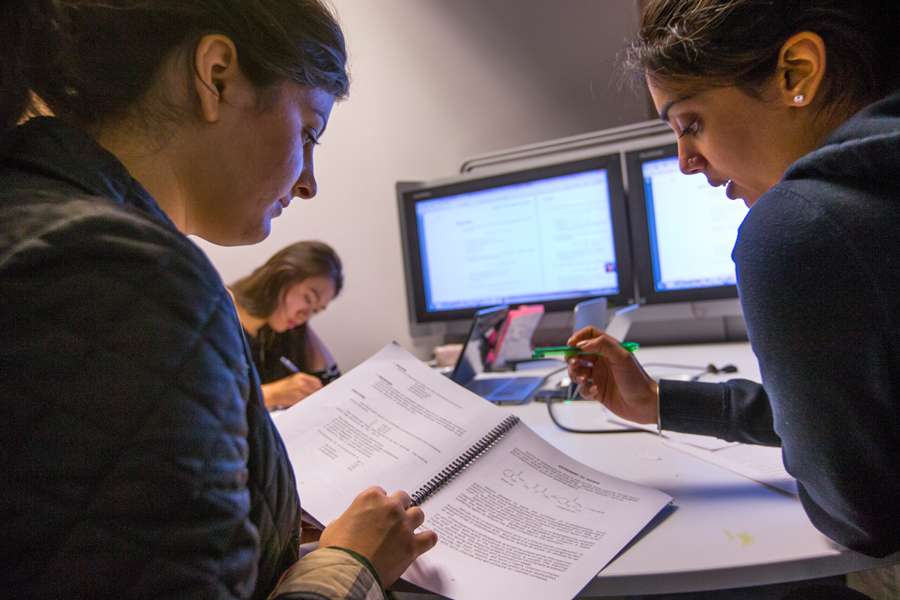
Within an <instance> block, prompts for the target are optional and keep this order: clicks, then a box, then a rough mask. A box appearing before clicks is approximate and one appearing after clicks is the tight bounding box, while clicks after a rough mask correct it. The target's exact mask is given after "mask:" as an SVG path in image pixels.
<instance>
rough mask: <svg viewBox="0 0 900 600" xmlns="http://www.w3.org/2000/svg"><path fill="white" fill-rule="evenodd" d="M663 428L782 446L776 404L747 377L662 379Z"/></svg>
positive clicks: (661, 410)
mask: <svg viewBox="0 0 900 600" xmlns="http://www.w3.org/2000/svg"><path fill="white" fill-rule="evenodd" d="M659 397H660V399H661V401H660V411H659V420H660V427H661V428H662V429H666V430H669V431H680V432H682V433H696V434H700V435H711V436H715V437H717V438H721V439H723V440H728V441H729V442H743V443H745V444H760V445H763V446H780V445H781V438H780V437H778V434H777V433H775V429H774V428H773V426H772V406H771V404H769V397H768V395H767V394H766V391H765V389H764V388H763V386H761V385H760V384H758V383H756V382H753V381H747V380H746V379H732V380H731V381H728V382H726V383H701V382H695V381H669V380H665V379H663V380H661V381H660V382H659Z"/></svg>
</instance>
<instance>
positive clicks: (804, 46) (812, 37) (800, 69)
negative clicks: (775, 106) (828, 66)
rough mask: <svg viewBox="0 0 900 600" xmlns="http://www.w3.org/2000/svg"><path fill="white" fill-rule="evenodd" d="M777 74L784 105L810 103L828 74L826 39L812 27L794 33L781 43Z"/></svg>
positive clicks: (805, 104)
mask: <svg viewBox="0 0 900 600" xmlns="http://www.w3.org/2000/svg"><path fill="white" fill-rule="evenodd" d="M778 74H779V90H778V92H779V96H780V98H781V100H782V101H783V102H784V103H785V105H787V106H807V105H809V104H810V103H811V102H812V101H813V98H815V96H816V94H817V93H818V91H819V88H820V86H821V84H822V77H823V76H824V75H825V42H824V41H822V38H821V37H819V35H818V34H816V33H813V32H811V31H803V32H800V33H797V34H795V35H793V36H792V37H791V38H790V39H789V40H788V41H786V42H785V43H784V45H783V46H782V47H781V53H780V54H779V56H778Z"/></svg>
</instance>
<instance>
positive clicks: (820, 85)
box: [570, 0, 900, 556]
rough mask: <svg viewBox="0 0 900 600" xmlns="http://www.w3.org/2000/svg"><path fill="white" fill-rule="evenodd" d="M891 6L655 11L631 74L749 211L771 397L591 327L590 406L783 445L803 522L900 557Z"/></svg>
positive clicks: (752, 292)
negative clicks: (680, 370) (666, 377)
mask: <svg viewBox="0 0 900 600" xmlns="http://www.w3.org/2000/svg"><path fill="white" fill-rule="evenodd" d="M898 10H900V9H898V5H897V3H896V2H874V1H860V0H857V1H854V2H846V1H845V0H784V1H778V2H759V1H754V0H651V1H650V2H648V3H647V5H646V7H645V9H644V11H643V14H642V22H641V33H640V37H639V38H638V39H637V40H636V41H635V42H634V44H633V46H632V48H631V50H630V51H629V52H628V63H629V65H630V66H631V67H632V69H633V70H634V71H636V72H638V73H639V74H640V75H642V76H643V78H644V79H645V80H646V82H647V84H648V86H649V89H650V93H651V95H652V96H653V101H654V103H655V104H656V108H657V109H658V111H659V115H660V118H661V119H662V120H663V121H665V122H667V123H669V124H670V125H671V126H672V128H673V129H674V130H675V132H676V133H677V134H678V149H679V159H680V161H681V169H682V171H683V172H685V173H687V174H695V173H696V174H702V175H703V176H705V177H706V178H707V179H708V180H709V183H710V184H711V185H716V186H718V185H724V186H726V192H727V195H728V196H729V197H730V198H733V199H741V200H743V201H744V202H745V203H746V204H747V205H748V206H749V207H751V210H750V212H749V214H748V215H747V217H746V219H745V221H744V223H743V224H742V225H741V227H740V230H739V234H738V239H737V243H736V245H735V248H734V253H733V258H734V261H735V263H736V267H737V278H738V290H739V293H740V299H741V305H742V307H743V311H744V316H745V319H746V323H747V331H748V334H749V338H750V342H751V344H752V347H753V350H754V352H755V354H756V356H757V357H758V359H759V363H760V370H761V373H762V378H763V382H764V384H763V385H757V384H754V383H752V382H748V381H742V380H733V381H730V382H727V383H723V384H704V383H687V382H677V381H660V382H659V383H658V384H657V382H655V381H653V380H652V379H651V378H649V377H648V376H647V375H646V373H645V372H644V371H643V369H642V368H641V366H640V365H639V364H638V362H637V361H636V360H635V359H634V357H633V356H632V355H630V354H629V353H627V352H625V351H624V350H623V349H622V348H620V347H618V346H616V345H615V343H614V342H615V340H612V339H611V338H609V336H607V335H605V334H603V333H602V332H600V331H598V330H594V329H588V330H583V331H581V332H578V333H577V334H576V335H575V336H573V337H572V339H571V340H570V343H572V344H577V345H579V346H581V347H582V348H583V349H584V350H585V351H586V352H600V358H599V359H596V360H594V359H593V358H590V357H582V358H581V359H577V360H573V361H572V363H571V364H570V374H571V376H572V377H573V379H575V380H576V381H577V382H579V383H580V384H581V389H582V393H583V395H584V396H585V397H587V398H596V399H598V400H600V401H601V402H603V403H604V404H605V405H606V406H608V407H609V408H610V409H612V410H613V411H614V412H616V413H617V414H619V415H620V416H622V417H625V418H628V419H631V420H633V421H638V422H642V423H657V420H658V423H659V426H660V427H661V428H663V429H672V430H676V431H684V432H691V433H701V434H707V435H715V436H718V437H721V438H724V439H727V440H736V441H741V442H749V443H758V444H766V445H774V446H781V447H782V449H783V456H784V463H785V466H786V467H787V470H788V472H790V473H791V474H792V475H793V476H795V477H796V478H797V481H798V484H799V491H800V499H801V501H802V502H803V506H804V508H805V509H806V512H807V514H808V515H809V517H810V519H811V521H812V522H813V523H814V524H815V525H816V527H818V528H819V529H820V530H821V531H822V532H823V533H825V534H826V535H828V536H829V537H830V538H832V539H833V540H835V541H837V542H839V543H841V544H843V545H844V546H847V547H849V548H852V549H855V550H858V551H860V552H863V553H865V554H869V555H872V556H885V555H887V554H890V553H893V552H897V551H898V550H900V519H897V518H896V515H894V514H893V513H894V510H895V507H896V506H898V505H900V477H897V475H896V469H897V464H898V463H900V178H898V176H897V174H898V173H900V93H898V92H897V88H898V74H900V66H898V57H900V53H898V51H897V47H896V36H897V31H898V25H900V23H898Z"/></svg>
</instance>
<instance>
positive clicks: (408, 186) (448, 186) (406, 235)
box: [396, 152, 634, 324]
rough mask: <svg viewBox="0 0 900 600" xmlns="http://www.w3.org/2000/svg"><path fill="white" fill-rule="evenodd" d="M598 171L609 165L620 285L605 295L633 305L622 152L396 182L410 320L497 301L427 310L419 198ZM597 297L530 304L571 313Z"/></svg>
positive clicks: (471, 312) (467, 314) (461, 314)
mask: <svg viewBox="0 0 900 600" xmlns="http://www.w3.org/2000/svg"><path fill="white" fill-rule="evenodd" d="M599 169H605V170H606V175H607V184H608V187H609V203H610V213H611V218H612V227H613V238H614V248H615V252H616V272H617V276H618V286H619V292H618V293H617V294H604V295H605V296H606V297H607V298H608V299H609V301H610V303H611V304H612V305H613V306H625V305H627V304H630V303H632V302H633V301H634V274H633V270H632V265H631V243H630V239H629V225H628V208H627V200H626V198H625V187H624V180H623V177H622V159H621V156H620V154H619V153H618V152H615V153H608V154H602V155H597V156H592V157H588V158H580V159H577V160H569V161H563V162H555V163H552V164H545V165H540V166H535V167H531V168H526V169H517V170H514V171H508V172H503V173H496V174H491V175H482V176H476V177H472V176H466V175H462V176H460V177H458V178H454V179H448V180H442V181H437V182H411V181H401V182H398V183H397V186H396V187H397V201H398V205H399V214H400V235H401V246H402V248H403V260H404V270H405V274H406V286H407V301H408V309H409V317H410V322H411V323H412V324H429V323H440V322H452V321H460V320H465V319H472V318H473V317H474V316H475V313H477V312H478V311H479V310H481V309H484V308H488V307H490V306H492V305H493V304H496V303H490V304H485V305H483V306H472V307H467V308H463V309H453V310H444V311H432V312H429V311H428V310H427V306H426V295H425V284H424V276H423V267H422V255H421V251H420V245H419V229H418V219H417V218H416V211H415V205H416V202H419V201H424V200H431V199H434V198H440V197H444V196H453V195H456V194H463V193H469V192H476V191H481V190H487V189H494V188H499V187H504V186H508V185H515V184H520V183H527V182H529V181H538V180H541V179H547V178H551V177H558V176H562V175H570V174H574V173H581V172H587V171H593V170H599ZM595 296H596V294H594V295H590V296H579V297H575V298H567V299H564V300H550V301H546V302H541V301H540V300H535V301H533V302H530V304H537V303H541V304H543V305H544V309H545V311H546V312H548V313H549V312H562V311H571V310H572V309H573V308H574V307H575V305H576V304H578V303H579V302H583V301H584V300H587V299H589V298H593V297H595Z"/></svg>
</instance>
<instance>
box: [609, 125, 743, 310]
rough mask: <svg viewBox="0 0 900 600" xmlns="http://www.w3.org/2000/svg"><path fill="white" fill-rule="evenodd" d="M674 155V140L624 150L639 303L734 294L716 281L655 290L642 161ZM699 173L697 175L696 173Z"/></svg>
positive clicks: (732, 287) (732, 288)
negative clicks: (685, 287) (679, 288)
mask: <svg viewBox="0 0 900 600" xmlns="http://www.w3.org/2000/svg"><path fill="white" fill-rule="evenodd" d="M677 156H678V144H677V143H667V144H660V145H657V146H649V147H646V148H640V149H637V150H632V151H630V152H626V153H625V168H626V171H627V178H628V194H627V196H628V212H629V215H630V217H631V244H632V258H633V261H634V263H633V266H634V273H635V280H636V281H637V289H638V295H639V297H640V303H641V304H667V303H674V302H703V301H708V300H722V299H729V298H737V297H738V290H737V286H736V285H720V286H711V287H704V288H692V289H685V290H657V289H656V281H655V277H654V276H653V254H652V253H653V247H652V244H651V242H650V223H649V219H648V217H647V199H646V193H645V188H644V173H643V165H644V163H647V162H651V161H655V160H662V159H666V158H672V157H677ZM698 176H699V175H698Z"/></svg>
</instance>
